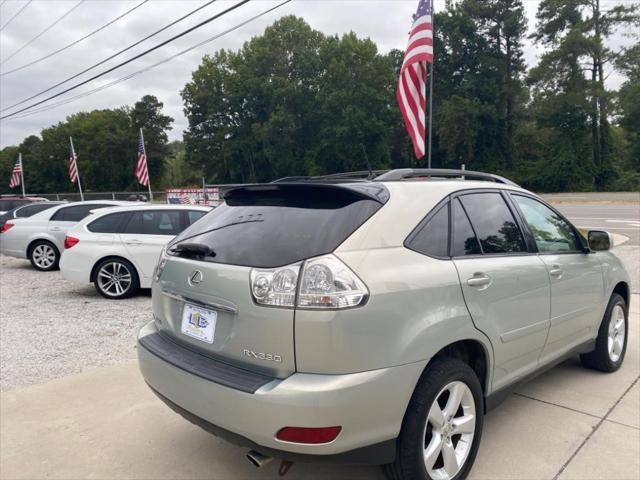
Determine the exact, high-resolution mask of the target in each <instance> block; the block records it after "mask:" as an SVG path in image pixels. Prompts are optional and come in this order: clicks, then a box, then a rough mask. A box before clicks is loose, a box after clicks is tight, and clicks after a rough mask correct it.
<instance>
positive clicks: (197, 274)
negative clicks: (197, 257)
mask: <svg viewBox="0 0 640 480" xmlns="http://www.w3.org/2000/svg"><path fill="white" fill-rule="evenodd" d="M202 278H203V276H202V272H201V271H200V270H194V271H193V272H191V273H190V274H189V277H188V278H187V282H188V283H189V285H199V284H200V282H202Z"/></svg>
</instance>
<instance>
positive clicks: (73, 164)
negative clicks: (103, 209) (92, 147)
mask: <svg viewBox="0 0 640 480" xmlns="http://www.w3.org/2000/svg"><path fill="white" fill-rule="evenodd" d="M69 147H70V152H69V178H70V179H71V183H77V184H78V191H79V192H80V200H82V201H83V202H84V194H83V193H82V182H81V181H80V172H79V171H78V156H77V155H76V149H75V148H73V138H71V137H69Z"/></svg>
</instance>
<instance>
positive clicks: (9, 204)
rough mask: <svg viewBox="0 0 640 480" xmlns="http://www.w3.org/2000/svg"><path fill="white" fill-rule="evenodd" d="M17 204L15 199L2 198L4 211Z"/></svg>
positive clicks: (1, 202) (1, 208)
mask: <svg viewBox="0 0 640 480" xmlns="http://www.w3.org/2000/svg"><path fill="white" fill-rule="evenodd" d="M17 206H18V205H16V203H15V202H14V201H13V200H0V210H1V211H3V212H4V211H9V210H13V209H14V208H16V207H17Z"/></svg>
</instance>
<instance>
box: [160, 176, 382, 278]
mask: <svg viewBox="0 0 640 480" xmlns="http://www.w3.org/2000/svg"><path fill="white" fill-rule="evenodd" d="M268 188H270V189H269V190H258V191H256V190H253V189H240V190H235V191H232V192H230V193H229V194H228V195H227V196H226V197H225V200H226V201H225V203H223V204H222V205H220V206H219V207H217V208H216V209H215V210H213V211H212V212H210V213H208V214H207V215H206V216H205V217H203V218H202V219H201V220H200V221H199V222H197V223H196V224H194V225H192V226H191V227H189V228H188V229H186V230H185V231H184V232H182V234H181V235H179V236H178V237H177V238H176V240H175V241H174V242H172V244H171V246H170V247H169V249H168V250H169V253H170V254H171V253H172V247H175V246H176V245H177V244H178V243H180V242H185V243H200V244H204V245H206V246H207V247H209V248H210V249H211V250H213V255H212V256H208V257H206V258H205V259H204V260H205V261H210V262H215V263H225V264H231V265H244V266H250V267H262V268H273V267H279V266H283V265H288V264H291V263H295V262H298V261H300V260H304V259H307V258H310V257H315V256H318V255H323V254H326V253H330V252H332V251H333V250H335V249H336V248H337V247H338V246H339V245H340V244H341V243H342V242H344V241H345V240H346V239H347V237H349V235H351V234H352V233H353V232H354V231H355V230H356V229H357V228H358V227H360V225H362V224H363V223H364V222H365V221H366V220H367V219H368V218H369V217H371V216H372V215H373V214H374V213H375V212H377V211H378V210H379V209H380V208H381V207H382V205H383V201H381V200H379V199H372V198H367V197H365V196H364V195H363V194H362V193H361V192H358V191H356V190H350V189H348V188H346V187H327V186H326V185H324V186H318V185H304V186H294V185H281V186H278V187H268ZM384 200H386V198H385V199H384Z"/></svg>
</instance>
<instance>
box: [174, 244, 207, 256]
mask: <svg viewBox="0 0 640 480" xmlns="http://www.w3.org/2000/svg"><path fill="white" fill-rule="evenodd" d="M169 253H170V254H171V255H176V256H178V257H185V258H206V257H215V256H216V253H215V252H214V251H213V250H212V249H211V247H209V246H208V245H205V244H203V243H183V242H181V243H179V244H178V245H175V246H173V247H171V248H169Z"/></svg>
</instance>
